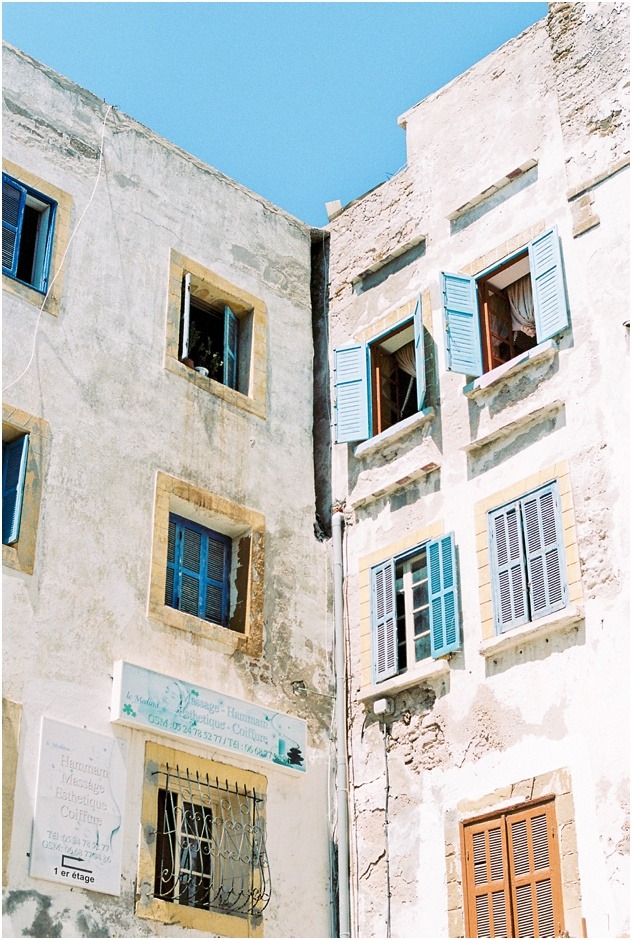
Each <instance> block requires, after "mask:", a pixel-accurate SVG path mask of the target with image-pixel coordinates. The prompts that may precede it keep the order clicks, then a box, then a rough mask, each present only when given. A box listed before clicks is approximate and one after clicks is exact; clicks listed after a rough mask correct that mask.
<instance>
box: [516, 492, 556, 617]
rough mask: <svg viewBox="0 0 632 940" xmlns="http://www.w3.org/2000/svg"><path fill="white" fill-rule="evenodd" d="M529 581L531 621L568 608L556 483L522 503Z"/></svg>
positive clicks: (529, 496) (530, 495)
mask: <svg viewBox="0 0 632 940" xmlns="http://www.w3.org/2000/svg"><path fill="white" fill-rule="evenodd" d="M520 508H521V511H522V520H523V526H524V539H525V547H526V555H527V572H528V578H529V599H530V601H531V619H532V620H536V619H537V618H538V617H544V616H545V615H546V614H550V613H553V611H556V610H561V609H562V608H563V607H566V594H567V589H566V570H565V569H566V565H565V562H564V542H563V537H562V514H561V511H560V504H559V494H558V492H557V486H556V484H555V483H551V484H549V485H548V486H546V487H543V488H542V489H541V490H537V491H536V492H535V493H530V494H529V495H528V496H525V497H523V499H521V501H520Z"/></svg>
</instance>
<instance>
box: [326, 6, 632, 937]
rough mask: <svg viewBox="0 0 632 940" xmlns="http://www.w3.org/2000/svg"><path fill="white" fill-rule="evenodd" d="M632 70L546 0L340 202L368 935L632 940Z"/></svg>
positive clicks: (338, 460) (611, 34) (349, 593)
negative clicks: (400, 156)
mask: <svg viewBox="0 0 632 940" xmlns="http://www.w3.org/2000/svg"><path fill="white" fill-rule="evenodd" d="M628 55H629V53H628V10H627V8H626V7H625V6H624V5H623V4H619V3H614V4H611V3H609V4H566V3H561V4H552V5H551V6H550V9H549V14H548V17H547V18H545V19H544V20H542V21H540V22H538V23H537V24H535V25H534V26H533V27H531V28H530V29H528V30H527V31H526V32H524V33H523V34H522V35H521V36H519V37H518V38H516V39H515V40H512V41H510V42H508V43H507V44H506V45H504V46H503V47H502V48H500V49H499V50H498V51H496V52H494V53H493V54H491V55H489V56H488V57H487V58H485V59H484V60H482V61H481V62H480V63H478V64H477V65H475V66H473V67H472V68H471V69H470V70H469V71H468V72H466V73H464V74H463V75H460V76H459V77H458V78H456V79H455V80H454V81H453V82H451V83H450V84H449V85H447V86H446V87H444V88H442V89H440V90H439V91H438V92H436V93H435V94H433V95H431V96H430V97H429V98H427V99H425V100H424V101H422V102H421V103H420V104H418V105H416V106H415V107H413V108H411V109H410V110H409V111H408V112H406V114H404V115H403V117H401V118H400V122H399V123H400V125H401V126H402V127H403V128H404V129H405V132H406V146H407V165H406V167H405V168H404V169H403V170H402V171H400V172H399V173H398V174H397V175H396V176H395V177H393V178H392V179H390V180H389V181H388V182H386V183H384V184H383V185H381V186H379V187H377V188H376V189H374V190H372V191H370V192H369V193H367V194H366V195H365V196H363V197H361V198H359V199H357V200H356V201H354V202H352V203H351V204H349V205H348V206H346V207H344V208H339V209H337V210H336V208H335V207H334V211H333V212H332V214H331V221H330V225H329V230H330V235H331V247H330V250H331V255H330V259H331V273H330V324H331V348H332V371H333V381H332V395H333V397H334V414H335V435H336V437H335V440H336V443H335V444H334V454H333V479H332V493H333V496H334V499H335V500H337V501H339V502H340V503H343V504H344V511H345V519H346V543H345V557H346V559H347V580H346V602H347V618H348V638H349V640H348V642H349V653H348V657H349V709H350V718H349V721H350V743H349V748H350V778H351V785H350V800H351V819H352V847H351V861H352V882H351V883H352V895H353V906H352V916H353V918H354V935H357V936H367V937H369V936H372V937H375V936H393V937H420V936H426V937H446V936H450V937H460V936H490V935H491V936H507V935H508V936H534V935H535V936H574V937H581V936H594V937H606V936H609V937H614V936H628V935H629V933H628V931H629V922H628V889H629V870H628V852H629V846H628V832H629V765H628V761H629V749H628V745H629V726H628V721H629V699H628V688H629V674H628V667H629V607H628V602H629V595H628V581H627V559H628V557H629V542H628V535H629V533H628V518H629V516H628V510H629V506H628V487H629V478H628V457H629V453H628V413H627V403H628V392H629V389H628V384H627V377H628V368H629V360H628V356H629V345H628V344H629V337H628V334H629V295H628V287H629V280H628V278H629V273H628V247H629V228H628V226H629V137H628V127H629V124H628V122H629V105H628V87H629V86H628V78H629V75H628V61H629V60H628ZM606 272H607V273H606ZM518 295H520V298H521V299H519V298H518Z"/></svg>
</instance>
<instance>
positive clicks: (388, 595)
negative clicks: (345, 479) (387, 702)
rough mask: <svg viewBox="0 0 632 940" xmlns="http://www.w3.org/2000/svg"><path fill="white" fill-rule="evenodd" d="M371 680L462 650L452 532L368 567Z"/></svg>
mask: <svg viewBox="0 0 632 940" xmlns="http://www.w3.org/2000/svg"><path fill="white" fill-rule="evenodd" d="M371 635H372V651H373V681H374V682H382V681H383V680H384V679H389V678H391V676H396V675H398V674H400V673H403V672H406V670H408V669H412V668H413V667H414V666H415V664H416V663H419V662H421V661H422V660H424V659H429V658H430V657H432V658H434V659H437V658H439V657H440V656H445V655H446V654H447V653H452V652H454V651H455V650H458V649H460V648H461V630H460V622H459V604H458V592H457V575H456V557H455V547H454V536H453V535H452V533H450V534H449V535H443V536H441V537H440V538H438V539H434V540H432V541H429V542H425V543H423V544H421V545H417V546H416V547H415V548H413V549H412V550H411V551H409V552H406V553H405V554H402V555H396V556H394V557H393V558H389V559H388V560H387V561H385V562H383V563H382V564H379V565H375V566H374V567H373V568H372V569H371Z"/></svg>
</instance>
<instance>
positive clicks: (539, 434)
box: [467, 404, 566, 480]
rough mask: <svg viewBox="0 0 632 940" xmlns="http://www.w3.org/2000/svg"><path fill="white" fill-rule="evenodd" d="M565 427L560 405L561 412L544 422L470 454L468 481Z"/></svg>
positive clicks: (562, 409) (563, 409)
mask: <svg viewBox="0 0 632 940" xmlns="http://www.w3.org/2000/svg"><path fill="white" fill-rule="evenodd" d="M565 426H566V411H565V408H564V405H562V404H560V408H559V410H558V411H557V412H555V413H554V414H552V415H550V416H549V417H548V418H545V419H544V420H543V421H539V422H536V423H533V424H530V425H529V426H528V427H527V428H525V429H524V430H523V431H521V432H520V431H516V432H515V433H514V434H510V435H508V436H507V437H505V438H503V439H502V441H499V442H493V443H490V444H489V445H488V446H484V447H481V448H480V450H477V451H474V452H472V453H470V454H469V455H468V466H467V478H468V480H471V479H473V478H474V477H477V476H480V474H481V473H485V472H486V471H487V470H491V469H492V468H494V467H497V466H498V465H499V464H501V463H503V462H504V461H505V460H509V459H510V458H511V457H515V456H516V455H518V454H520V453H521V452H522V451H523V450H526V448H527V447H531V446H532V445H533V444H536V443H538V441H541V440H544V438H546V437H548V436H549V435H550V434H553V433H554V432H555V431H559V430H560V429H561V428H563V427H565Z"/></svg>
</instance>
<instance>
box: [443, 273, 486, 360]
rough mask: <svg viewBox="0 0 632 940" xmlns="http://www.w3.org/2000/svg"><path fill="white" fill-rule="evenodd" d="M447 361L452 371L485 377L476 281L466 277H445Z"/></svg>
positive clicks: (444, 305)
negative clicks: (483, 375)
mask: <svg viewBox="0 0 632 940" xmlns="http://www.w3.org/2000/svg"><path fill="white" fill-rule="evenodd" d="M441 283H442V287H443V316H444V321H445V328H446V337H447V343H446V360H447V367H448V369H449V370H450V371H451V372H460V373H461V374H463V375H474V376H479V375H482V374H483V356H482V351H481V323H480V319H479V315H478V297H477V294H476V281H475V280H474V278H473V277H467V276H466V275H464V274H445V273H444V274H442V275H441Z"/></svg>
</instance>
